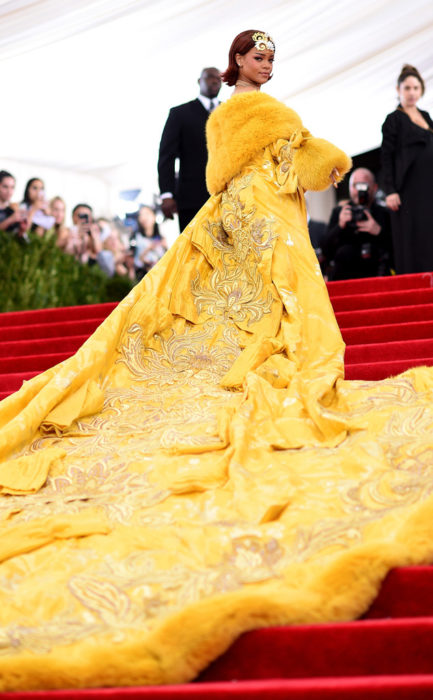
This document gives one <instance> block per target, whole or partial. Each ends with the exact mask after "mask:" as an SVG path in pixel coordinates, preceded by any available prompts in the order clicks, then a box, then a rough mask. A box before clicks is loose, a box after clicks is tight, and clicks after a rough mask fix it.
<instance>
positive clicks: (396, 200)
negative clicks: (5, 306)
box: [385, 192, 401, 211]
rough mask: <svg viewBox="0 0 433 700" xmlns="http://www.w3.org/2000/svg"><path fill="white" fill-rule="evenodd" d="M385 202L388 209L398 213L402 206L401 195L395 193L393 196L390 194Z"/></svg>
mask: <svg viewBox="0 0 433 700" xmlns="http://www.w3.org/2000/svg"><path fill="white" fill-rule="evenodd" d="M385 202H386V206H387V207H388V209H391V210H392V211H398V210H399V208H400V206H401V199H400V195H399V194H398V192H393V193H392V194H389V195H388V196H387V198H386V199H385Z"/></svg>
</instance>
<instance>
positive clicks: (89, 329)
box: [0, 310, 105, 343]
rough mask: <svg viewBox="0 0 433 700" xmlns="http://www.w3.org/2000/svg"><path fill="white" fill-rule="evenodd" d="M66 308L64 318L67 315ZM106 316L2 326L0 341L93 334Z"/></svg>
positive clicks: (0, 327) (0, 328)
mask: <svg viewBox="0 0 433 700" xmlns="http://www.w3.org/2000/svg"><path fill="white" fill-rule="evenodd" d="M66 315H67V314H66V310H65V313H64V316H63V318H65V317H66ZM104 320H105V318H101V317H95V318H89V319H81V320H79V321H78V320H77V321H65V320H63V321H56V322H55V323H41V324H31V325H29V326H0V343H2V342H4V341H6V342H10V341H12V340H33V339H42V338H59V337H61V336H68V335H83V334H84V333H86V334H88V335H91V334H92V333H93V331H95V330H96V329H97V328H98V326H99V325H100V324H101V323H102V321H104Z"/></svg>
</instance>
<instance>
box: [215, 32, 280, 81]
mask: <svg viewBox="0 0 433 700" xmlns="http://www.w3.org/2000/svg"><path fill="white" fill-rule="evenodd" d="M257 32H258V33H260V34H266V32H261V31H260V30H259V29H247V30H246V31H245V32H241V33H240V34H238V35H237V36H235V38H234V39H233V41H232V45H231V46H230V51H229V65H228V67H227V68H226V70H225V71H224V73H221V80H222V81H223V82H224V83H227V85H229V86H230V87H231V86H232V85H235V83H236V81H237V79H238V77H239V66H238V64H237V63H236V58H235V56H236V54H237V53H240V54H241V56H245V54H246V53H248V51H251V49H253V48H254V47H255V45H256V44H255V42H254V41H253V34H256V33H257ZM271 77H272V76H270V78H269V80H270V79H271Z"/></svg>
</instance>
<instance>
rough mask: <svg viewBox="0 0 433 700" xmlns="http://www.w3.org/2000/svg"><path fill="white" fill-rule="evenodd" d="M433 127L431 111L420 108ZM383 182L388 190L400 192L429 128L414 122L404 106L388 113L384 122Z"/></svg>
mask: <svg viewBox="0 0 433 700" xmlns="http://www.w3.org/2000/svg"><path fill="white" fill-rule="evenodd" d="M420 112H421V114H422V116H423V117H424V119H425V120H426V122H427V124H428V125H429V126H430V127H431V128H433V121H432V120H431V118H430V115H429V113H428V112H423V111H422V110H420ZM382 134H383V140H382V154H381V155H382V186H383V189H384V191H385V193H386V194H392V193H393V192H400V191H401V188H402V186H403V184H404V180H405V177H406V175H407V173H408V170H409V168H410V166H411V165H412V163H413V161H414V160H415V159H416V157H417V156H418V154H419V153H420V151H422V149H423V148H424V147H425V144H426V141H427V139H428V138H430V137H429V134H428V132H427V131H426V130H425V129H422V128H421V127H417V126H416V125H414V124H413V122H411V119H410V117H409V116H408V115H407V114H406V113H405V112H403V110H402V109H396V110H395V112H391V114H388V116H387V118H386V119H385V121H384V123H383V124H382Z"/></svg>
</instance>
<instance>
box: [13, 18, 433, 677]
mask: <svg viewBox="0 0 433 700" xmlns="http://www.w3.org/2000/svg"><path fill="white" fill-rule="evenodd" d="M273 56H274V45H273V42H272V40H271V39H270V38H269V37H268V36H267V35H265V34H262V33H260V32H255V31H249V32H243V33H242V34H241V35H239V36H238V37H236V39H235V41H234V44H233V46H232V49H231V53H230V65H229V70H228V71H227V72H226V74H225V78H226V80H227V81H228V82H229V84H234V83H236V87H235V91H234V95H233V96H232V97H231V98H230V99H229V100H228V101H227V102H226V103H225V104H222V105H221V106H219V107H218V108H217V110H216V111H215V112H214V113H213V114H212V116H211V117H210V119H209V123H208V134H207V135H208V144H209V153H210V156H209V164H208V170H207V180H208V187H209V190H210V192H211V193H212V194H211V197H210V199H209V200H208V202H207V203H206V204H205V205H204V207H203V208H202V209H201V210H200V212H199V213H198V214H197V216H196V218H195V219H194V220H193V221H192V222H191V223H190V224H189V226H188V227H187V229H186V230H185V231H184V233H183V234H182V236H180V237H179V239H178V240H177V241H176V243H175V245H174V246H173V247H172V248H171V249H170V250H169V251H168V253H167V254H166V255H165V256H164V257H163V259H162V260H161V261H160V262H159V263H158V264H157V265H156V267H155V268H153V270H152V271H151V272H150V273H149V274H148V275H147V276H146V277H145V278H144V280H143V281H142V282H140V284H138V285H137V286H136V287H135V288H134V289H133V290H132V292H131V293H130V294H129V295H128V296H127V297H126V298H125V299H124V300H123V302H121V303H120V304H119V305H118V307H117V308H116V309H115V310H114V311H113V313H112V314H111V315H110V316H109V317H108V318H107V319H106V321H105V322H104V323H103V324H102V325H101V326H100V327H99V328H98V330H97V331H96V332H95V333H94V334H93V336H92V337H91V338H89V340H88V341H87V342H86V343H84V345H83V346H82V348H81V349H80V350H79V351H78V352H77V353H76V355H75V356H74V357H72V358H70V359H68V360H66V361H65V362H63V363H62V364H61V365H58V366H57V367H55V368H53V369H50V370H48V371H46V372H45V373H43V374H42V375H39V376H37V377H35V378H34V379H33V380H31V381H30V382H27V383H25V384H24V386H23V387H22V389H21V390H20V391H18V392H17V393H16V394H15V395H13V396H11V397H9V398H7V399H6V400H5V401H3V402H2V404H1V405H0V428H1V429H0V455H1V463H0V521H1V531H0V690H3V691H4V690H18V689H21V690H22V689H38V688H45V689H46V688H62V687H85V686H87V687H90V686H104V685H106V686H110V685H139V684H160V683H177V682H184V681H187V680H190V679H192V678H194V677H195V676H196V675H197V673H198V672H199V671H200V670H201V669H202V668H204V667H205V666H206V665H207V664H208V663H209V662H210V661H211V660H212V659H214V658H215V657H216V656H217V655H219V654H220V653H221V652H223V651H224V650H225V649H226V648H227V647H228V646H229V645H230V644H231V642H232V641H233V640H234V639H235V638H236V636H237V635H239V634H240V633H241V632H243V631H245V630H248V629H251V628H254V627H260V626H266V625H275V624H278V625H281V624H291V623H314V622H321V621H338V620H348V619H353V618H355V617H357V616H359V615H360V614H362V613H363V611H365V609H366V608H367V607H368V606H369V604H370V603H371V601H372V600H373V598H374V596H375V595H376V593H377V591H378V589H379V587H380V583H381V581H382V579H383V578H384V576H385V574H386V573H387V571H388V570H389V569H390V568H392V567H394V566H401V565H408V564H413V563H418V564H419V563H425V562H431V561H432V560H433V538H432V528H433V518H432V515H433V500H432V495H431V491H432V484H433V480H432V471H433V462H432V459H431V455H432V453H433V433H432V427H433V410H432V407H431V394H432V389H433V370H431V369H428V368H418V369H416V370H410V371H408V372H406V373H404V374H403V375H400V376H399V377H394V378H390V379H387V380H384V381H382V382H376V383H375V382H362V381H357V382H347V381H345V380H344V378H343V355H344V345H343V342H342V339H341V336H340V333H339V330H338V327H337V325H336V322H335V318H334V315H333V312H332V308H331V306H330V302H329V299H328V296H327V291H326V287H325V284H324V282H323V279H322V277H321V275H320V270H319V266H318V264H317V260H316V258H315V254H314V252H313V250H312V248H311V245H310V243H309V239H308V233H307V225H306V212H305V203H304V190H306V189H324V188H326V187H327V186H329V184H330V183H331V181H333V180H334V181H335V180H336V179H338V178H339V177H341V176H343V174H344V173H345V172H346V171H347V170H348V169H349V167H350V160H349V159H348V158H347V156H346V155H345V154H344V153H342V152H341V151H340V150H338V149H337V148H335V147H334V146H332V145H331V144H329V143H328V142H326V141H323V140H321V139H317V138H314V137H312V136H311V134H310V133H309V132H308V131H307V130H306V129H305V128H304V127H303V125H302V123H301V121H300V119H299V117H298V115H297V114H296V113H295V112H293V111H292V110H290V109H289V108H287V107H286V106H285V105H283V104H281V103H279V102H278V101H276V100H275V99H273V98H272V97H270V96H268V95H265V94H262V93H261V92H260V90H259V89H260V86H261V85H262V84H264V83H265V82H266V81H267V80H268V79H269V77H270V70H271V64H272V60H273ZM238 64H239V65H238Z"/></svg>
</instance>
